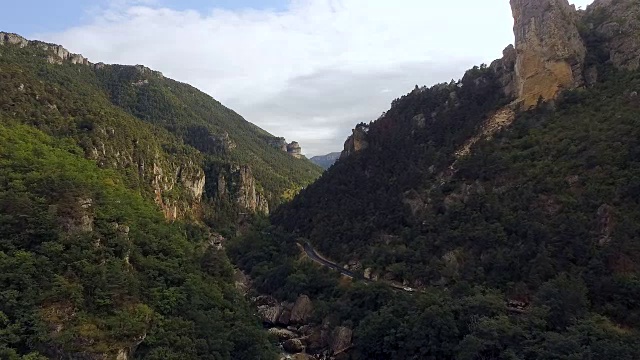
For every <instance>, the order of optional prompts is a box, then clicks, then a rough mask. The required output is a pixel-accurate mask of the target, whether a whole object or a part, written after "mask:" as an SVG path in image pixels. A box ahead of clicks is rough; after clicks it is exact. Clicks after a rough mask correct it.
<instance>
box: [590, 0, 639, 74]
mask: <svg viewBox="0 0 640 360" xmlns="http://www.w3.org/2000/svg"><path fill="white" fill-rule="evenodd" d="M586 13H587V16H586V17H585V19H587V21H588V23H587V24H586V27H587V28H589V29H593V30H595V32H596V34H598V35H599V36H600V37H601V38H602V39H604V41H605V44H604V46H605V48H606V50H607V51H608V53H609V55H610V58H609V61H610V62H611V64H612V65H613V66H615V67H616V68H620V69H627V70H637V69H638V68H639V67H640V41H638V36H640V6H638V2H637V1H635V0H595V1H594V2H593V4H591V5H590V6H589V7H588V8H587V12H586Z"/></svg>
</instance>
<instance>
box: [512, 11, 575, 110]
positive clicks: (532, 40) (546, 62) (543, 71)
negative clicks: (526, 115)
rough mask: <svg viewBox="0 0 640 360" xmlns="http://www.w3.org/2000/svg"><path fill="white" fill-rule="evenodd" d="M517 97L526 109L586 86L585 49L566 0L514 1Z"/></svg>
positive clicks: (572, 12)
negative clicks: (561, 92) (584, 75)
mask: <svg viewBox="0 0 640 360" xmlns="http://www.w3.org/2000/svg"><path fill="white" fill-rule="evenodd" d="M511 8H512V11H513V17H514V19H515V25H514V33H515V38H516V42H515V44H516V45H515V48H516V53H517V58H516V66H515V68H516V79H517V90H518V91H517V93H518V98H519V99H520V100H521V101H522V103H523V105H524V107H525V108H529V107H531V106H535V105H536V104H537V103H538V100H539V99H540V98H541V99H542V100H545V101H546V100H554V99H555V98H556V96H557V95H558V93H559V92H560V91H561V90H564V89H573V88H576V87H578V86H581V85H583V83H584V80H583V70H584V69H583V64H584V59H585V55H586V49H585V46H584V44H583V42H582V38H581V37H580V34H579V32H578V27H577V25H576V23H577V20H578V13H577V11H576V9H575V6H572V5H569V2H568V1H567V0H511Z"/></svg>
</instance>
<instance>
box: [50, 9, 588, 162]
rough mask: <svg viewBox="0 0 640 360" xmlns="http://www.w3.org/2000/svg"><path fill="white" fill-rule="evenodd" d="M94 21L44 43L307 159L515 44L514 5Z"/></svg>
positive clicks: (122, 16) (114, 14)
mask: <svg viewBox="0 0 640 360" xmlns="http://www.w3.org/2000/svg"><path fill="white" fill-rule="evenodd" d="M590 2H591V1H590V0H579V1H575V2H574V3H576V5H578V6H586V4H588V3H590ZM89 16H90V19H91V21H90V22H89V24H88V25H83V26H80V27H73V28H69V29H67V30H65V31H63V32H61V33H53V34H39V36H38V37H39V38H42V39H43V40H47V41H50V42H55V43H60V44H63V45H64V46H65V47H67V48H68V49H69V50H71V51H73V52H78V53H82V54H83V55H85V56H87V57H89V58H90V60H91V61H93V62H99V61H102V62H106V63H121V64H144V65H147V66H149V67H151V68H153V69H156V70H159V71H162V72H163V73H164V74H165V75H166V76H168V77H171V78H174V79H176V80H179V81H183V82H187V83H190V84H192V85H193V86H196V87H197V88H199V89H200V90H202V91H205V92H207V93H208V94H210V95H211V96H213V97H214V98H216V99H218V100H220V101H221V102H222V103H223V104H225V105H226V106H228V107H230V108H232V109H234V110H236V111H237V112H238V113H240V114H241V115H243V116H244V117H245V118H246V119H247V120H249V121H251V122H253V123H255V124H257V125H258V126H260V127H262V128H264V129H266V130H267V131H269V132H271V133H273V134H274V135H277V136H284V137H286V138H287V140H289V141H292V140H296V141H298V142H300V143H301V145H302V148H303V152H304V153H306V154H307V155H308V156H311V155H320V154H324V153H328V152H331V151H339V150H341V148H342V143H343V142H344V140H345V138H346V137H347V136H348V135H349V134H350V129H351V128H352V127H353V126H354V125H355V124H356V123H358V122H361V121H364V122H369V121H370V120H374V119H376V118H377V117H378V116H379V115H380V114H381V113H382V112H383V111H386V110H387V109H388V107H389V105H390V103H391V101H392V100H393V99H394V98H397V97H400V96H401V95H403V94H405V93H407V92H409V91H410V90H411V89H412V88H413V87H414V86H415V85H432V84H434V83H437V82H444V81H449V80H451V79H458V78H459V77H461V76H462V75H463V73H464V71H465V70H466V69H468V68H470V67H472V66H473V65H479V64H481V63H483V62H484V63H490V62H491V61H492V60H494V59H496V58H499V57H500V56H501V52H502V49H503V48H504V47H505V46H506V45H508V44H510V43H512V42H513V34H512V25H513V20H512V18H511V10H510V7H509V3H508V1H506V0H504V1H503V0H488V1H478V0H446V1H444V0H442V1H432V0H395V1H389V0H293V1H291V2H290V5H289V7H288V9H287V10H286V11H269V10H252V9H245V10H235V11H230V10H222V9H211V10H209V11H207V12H202V11H195V10H187V11H176V10H172V9H168V8H162V7H159V6H156V5H154V1H153V0H145V1H142V2H140V1H136V2H132V1H126V0H117V1H114V2H113V5H112V6H110V7H107V8H102V9H100V8H95V9H93V10H92V11H91V13H90V14H89Z"/></svg>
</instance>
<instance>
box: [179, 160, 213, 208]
mask: <svg viewBox="0 0 640 360" xmlns="http://www.w3.org/2000/svg"><path fill="white" fill-rule="evenodd" d="M192 170H195V173H194V174H190V173H189V172H187V171H183V170H182V168H179V169H178V178H179V180H180V182H181V183H182V185H183V186H184V187H185V188H187V190H189V192H190V193H191V195H192V197H193V200H194V201H195V202H200V200H201V199H202V194H203V193H204V185H205V182H206V178H205V175H204V171H202V169H200V168H195V169H194V168H192Z"/></svg>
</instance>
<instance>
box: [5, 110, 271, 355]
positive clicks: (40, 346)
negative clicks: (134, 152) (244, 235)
mask: <svg viewBox="0 0 640 360" xmlns="http://www.w3.org/2000/svg"><path fill="white" fill-rule="evenodd" d="M0 119H1V120H2V124H1V125H0V159H1V160H0V212H1V215H0V229H1V233H2V237H1V241H0V269H1V270H0V274H1V275H0V284H1V286H0V304H1V305H0V357H1V358H3V359H19V358H20V356H19V355H26V354H32V355H31V356H30V357H25V358H29V359H36V358H40V357H38V356H37V355H35V354H37V353H39V354H40V355H42V356H45V357H46V358H101V357H100V356H106V357H108V358H115V357H116V356H117V355H119V354H125V355H126V354H129V353H130V352H131V351H132V350H133V349H136V347H137V352H136V357H137V358H145V359H238V358H259V357H263V358H269V356H273V354H272V353H271V350H270V345H269V343H268V341H267V340H266V338H265V336H264V334H263V333H262V332H261V330H260V329H259V327H258V324H257V322H256V319H254V318H253V316H252V315H251V314H252V312H251V310H250V309H249V307H248V305H247V304H246V303H245V302H244V299H243V298H242V297H241V296H240V295H239V294H238V293H237V292H236V290H235V289H234V287H233V282H232V280H231V276H232V268H231V265H230V264H229V262H228V260H227V258H226V256H225V254H224V252H221V251H216V250H215V249H213V248H211V247H206V246H204V244H205V243H206V242H207V239H208V236H209V235H208V233H209V230H207V229H206V228H204V227H200V226H197V225H189V224H187V223H174V224H168V223H167V222H166V221H165V219H164V218H163V216H162V214H161V213H160V212H159V211H158V210H157V208H156V207H155V206H154V205H153V203H151V202H150V201H148V200H146V199H144V197H142V196H141V195H140V193H139V192H137V191H134V190H131V189H129V188H128V187H127V186H126V182H127V180H126V179H124V178H123V177H122V176H120V175H119V174H118V173H116V172H115V171H112V170H105V169H100V168H99V167H98V166H96V164H95V163H94V162H93V161H90V160H86V159H84V157H83V150H82V149H80V148H79V147H77V146H76V145H74V144H73V143H72V142H70V141H68V140H65V139H63V140H60V139H55V138H53V137H51V136H48V135H46V134H44V133H42V132H41V131H38V130H35V129H34V128H33V127H30V126H26V125H19V124H17V123H16V122H15V121H12V120H10V119H7V118H6V117H4V116H0Z"/></svg>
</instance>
